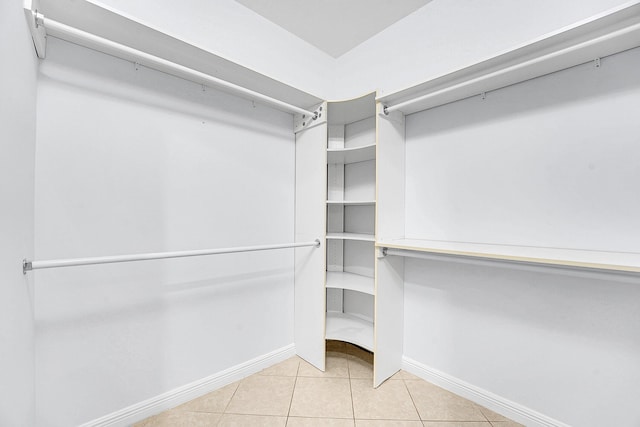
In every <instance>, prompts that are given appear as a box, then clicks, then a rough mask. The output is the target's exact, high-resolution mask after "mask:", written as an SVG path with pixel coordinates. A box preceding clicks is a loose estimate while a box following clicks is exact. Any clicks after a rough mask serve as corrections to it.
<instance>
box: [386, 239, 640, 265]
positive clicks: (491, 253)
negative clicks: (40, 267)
mask: <svg viewBox="0 0 640 427" xmlns="http://www.w3.org/2000/svg"><path fill="white" fill-rule="evenodd" d="M376 246H377V247H380V248H390V249H400V250H404V251H415V252H423V253H431V254H439V255H454V256H465V257H474V258H484V259H495V260H504V261H516V262H524V263H534V264H546V265H556V266H564V267H579V268H590V269H598V270H615V271H626V272H634V273H640V253H632V252H606V251H591V250H580V249H563V248H544V247H534V246H515V245H494V244H483V243H469V242H447V241H440V240H420V239H390V240H381V241H378V242H376Z"/></svg>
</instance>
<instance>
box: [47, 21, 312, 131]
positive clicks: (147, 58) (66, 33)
mask: <svg viewBox="0 0 640 427" xmlns="http://www.w3.org/2000/svg"><path fill="white" fill-rule="evenodd" d="M34 17H35V21H36V27H37V26H40V25H42V26H43V27H44V28H45V29H46V30H47V33H48V34H51V35H52V36H54V37H58V38H61V39H64V40H68V41H71V42H75V41H77V40H83V41H86V42H90V43H91V45H92V46H100V47H101V48H104V49H106V50H107V51H108V52H109V53H111V52H119V53H122V54H125V55H126V56H125V59H129V58H130V57H131V56H133V57H135V58H137V59H138V60H139V61H140V62H138V63H139V64H141V65H144V66H147V67H149V68H154V69H157V70H159V71H163V72H167V73H169V74H174V75H177V76H179V77H183V78H187V79H188V80H191V81H194V82H196V83H200V84H210V85H212V86H216V87H218V88H223V89H227V90H229V91H232V92H236V93H239V94H242V95H245V96H247V97H249V98H252V99H256V100H259V101H262V102H264V103H267V104H271V105H273V106H276V107H279V108H281V109H283V110H285V111H289V112H292V113H299V114H304V115H309V117H311V118H312V119H313V120H315V119H317V118H318V112H317V111H309V110H305V109H304V108H301V107H298V106H295V105H292V104H289V103H286V102H284V101H280V100H278V99H275V98H271V97H270V96H267V95H263V94H261V93H259V92H255V91H253V90H251V89H247V88H245V87H242V86H238V85H236V84H233V83H230V82H228V81H225V80H222V79H219V78H217V77H213V76H211V75H209V74H205V73H203V72H200V71H196V70H194V69H192V68H189V67H185V66H184V65H180V64H176V63H175V62H171V61H169V60H166V59H163V58H160V57H158V56H155V55H151V54H149V53H146V52H143V51H141V50H138V49H134V48H132V47H129V46H125V45H123V44H120V43H117V42H114V41H111V40H108V39H105V38H104V37H100V36H96V35H95V34H91V33H88V32H86V31H82V30H79V29H77V28H74V27H70V26H69V25H66V24H63V23H61V22H58V21H55V20H53V19H49V18H47V17H45V16H44V15H43V14H41V13H39V12H35V13H34Z"/></svg>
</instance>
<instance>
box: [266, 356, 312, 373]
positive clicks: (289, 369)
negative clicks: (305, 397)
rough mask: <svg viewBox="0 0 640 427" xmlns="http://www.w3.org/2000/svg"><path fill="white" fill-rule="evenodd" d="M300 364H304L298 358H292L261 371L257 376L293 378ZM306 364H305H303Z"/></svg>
mask: <svg viewBox="0 0 640 427" xmlns="http://www.w3.org/2000/svg"><path fill="white" fill-rule="evenodd" d="M300 362H304V360H302V359H301V358H299V357H298V356H293V357H291V358H289V359H287V360H284V361H282V362H280V363H276V364H275V365H273V366H270V367H268V368H265V369H263V370H262V371H260V372H259V373H258V374H259V375H278V376H282V377H295V376H296V375H298V366H299V365H300ZM304 363H306V362H304Z"/></svg>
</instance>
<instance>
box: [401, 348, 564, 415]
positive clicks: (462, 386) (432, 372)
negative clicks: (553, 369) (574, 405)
mask: <svg viewBox="0 0 640 427" xmlns="http://www.w3.org/2000/svg"><path fill="white" fill-rule="evenodd" d="M402 369H404V370H405V371H407V372H410V373H412V374H413V375H416V376H418V377H420V378H422V379H423V380H425V381H429V382H430V383H432V384H435V385H437V386H439V387H442V388H444V389H445V390H448V391H450V392H452V393H455V394H457V395H458V396H462V397H464V398H465V399H469V400H471V401H473V402H475V403H477V404H479V405H482V406H484V407H485V408H488V409H491V410H492V411H494V412H497V413H499V414H501V415H504V416H505V417H507V418H510V419H512V420H514V421H517V422H519V423H522V424H524V425H525V426H527V427H570V426H569V425H568V424H565V423H562V422H560V421H557V420H554V419H553V418H550V417H548V416H546V415H544V414H541V413H539V412H536V411H534V410H533V409H530V408H527V407H525V406H522V405H520V404H518V403H515V402H512V401H510V400H508V399H505V398H504V397H501V396H498V395H496V394H493V393H491V392H490V391H487V390H484V389H481V388H480V387H476V386H474V385H472V384H469V383H467V382H465V381H462V380H461V379H458V378H455V377H452V376H451V375H448V374H445V373H444V372H441V371H439V370H437V369H434V368H431V367H429V366H426V365H423V364H422V363H420V362H417V361H415V360H413V359H410V358H408V357H403V358H402Z"/></svg>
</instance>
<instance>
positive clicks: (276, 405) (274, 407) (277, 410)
mask: <svg viewBox="0 0 640 427" xmlns="http://www.w3.org/2000/svg"><path fill="white" fill-rule="evenodd" d="M295 381H296V379H295V378H294V377H277V376H265V375H253V376H251V377H248V378H245V379H244V380H243V381H242V382H241V383H240V385H239V386H238V389H237V390H236V393H235V394H234V395H233V397H232V398H231V402H229V406H228V407H227V409H226V411H225V412H227V413H231V414H245V415H281V416H286V415H287V413H288V412H289V404H290V403H291V396H292V394H293V386H294V383H295Z"/></svg>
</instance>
